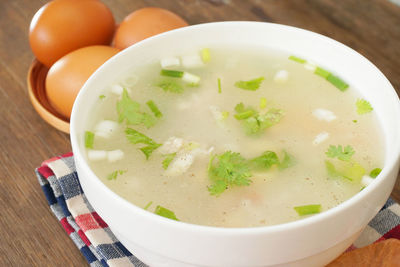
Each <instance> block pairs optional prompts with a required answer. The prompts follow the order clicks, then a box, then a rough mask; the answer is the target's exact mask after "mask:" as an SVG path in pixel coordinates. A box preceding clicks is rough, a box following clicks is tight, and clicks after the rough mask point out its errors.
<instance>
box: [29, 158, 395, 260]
mask: <svg viewBox="0 0 400 267" xmlns="http://www.w3.org/2000/svg"><path fill="white" fill-rule="evenodd" d="M35 172H36V175H37V177H38V179H39V183H40V185H41V187H42V189H43V192H44V194H45V196H46V198H47V201H48V203H49V205H50V209H51V210H52V211H53V213H54V214H55V216H56V217H57V219H58V220H59V221H60V223H61V225H62V226H63V227H64V229H65V231H66V232H67V234H68V235H69V236H70V238H71V239H72V240H73V241H74V243H75V245H76V246H77V247H78V249H79V250H80V251H81V253H82V254H83V255H84V256H85V258H86V259H87V261H88V263H89V264H90V266H138V267H142V266H147V265H146V264H144V263H143V262H141V261H140V260H139V259H137V258H136V257H135V256H134V255H132V253H130V252H129V251H128V250H127V249H126V248H125V247H124V246H123V245H122V244H121V242H119V241H118V240H117V238H116V237H115V236H114V234H113V233H112V232H111V230H110V229H109V228H108V225H107V224H106V223H105V222H104V221H103V220H102V219H101V218H100V216H99V215H98V214H97V213H96V212H95V211H94V209H93V208H92V206H91V205H90V203H89V202H88V200H87V199H86V197H85V194H84V193H83V191H82V188H81V186H80V184H79V180H78V175H77V173H76V170H75V165H74V159H73V155H72V153H68V154H65V155H62V156H59V157H54V158H51V159H49V160H46V161H45V162H43V163H42V166H41V167H39V168H37V169H36V170H35ZM389 238H397V239H400V205H399V204H397V203H395V202H394V201H393V200H392V199H390V198H389V199H388V201H387V202H386V204H385V206H384V207H383V208H382V209H381V210H380V211H379V213H378V214H377V215H376V216H375V217H374V218H373V219H372V220H371V222H370V223H369V224H368V226H367V227H366V228H365V230H364V231H363V233H362V234H361V236H360V237H359V238H358V239H357V240H356V242H354V244H353V245H352V246H351V247H350V248H349V249H348V250H353V249H355V248H359V247H363V246H366V245H369V244H371V243H374V242H379V241H382V240H385V239H389Z"/></svg>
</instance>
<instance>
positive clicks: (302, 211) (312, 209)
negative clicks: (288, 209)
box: [294, 204, 321, 216]
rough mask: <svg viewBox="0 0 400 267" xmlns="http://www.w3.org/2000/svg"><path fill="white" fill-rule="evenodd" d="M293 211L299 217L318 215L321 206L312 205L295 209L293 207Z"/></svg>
mask: <svg viewBox="0 0 400 267" xmlns="http://www.w3.org/2000/svg"><path fill="white" fill-rule="evenodd" d="M294 210H295V211H296V212H297V214H299V215H300V216H304V215H310V214H315V213H320V212H321V205H320V204H313V205H305V206H297V207H294Z"/></svg>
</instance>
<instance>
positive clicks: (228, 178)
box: [208, 151, 252, 196]
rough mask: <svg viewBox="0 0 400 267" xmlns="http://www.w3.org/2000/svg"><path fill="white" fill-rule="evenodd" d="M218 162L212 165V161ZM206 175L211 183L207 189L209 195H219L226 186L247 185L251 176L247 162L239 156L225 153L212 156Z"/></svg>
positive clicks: (228, 152) (238, 154)
mask: <svg viewBox="0 0 400 267" xmlns="http://www.w3.org/2000/svg"><path fill="white" fill-rule="evenodd" d="M215 159H217V160H218V162H217V163H216V164H213V162H214V160H215ZM208 175H209V178H210V180H211V182H212V183H213V184H212V185H211V186H210V187H209V188H208V190H209V192H210V193H211V195H216V196H218V195H220V194H221V193H223V192H224V191H225V190H226V189H227V187H228V186H233V185H238V186H240V185H249V184H250V183H251V180H250V179H249V177H251V176H252V174H251V173H250V168H249V164H248V162H247V161H246V160H245V159H244V158H243V157H242V156H241V155H240V153H234V152H232V151H227V152H225V153H223V154H220V155H214V156H213V157H212V158H211V159H210V163H209V167H208Z"/></svg>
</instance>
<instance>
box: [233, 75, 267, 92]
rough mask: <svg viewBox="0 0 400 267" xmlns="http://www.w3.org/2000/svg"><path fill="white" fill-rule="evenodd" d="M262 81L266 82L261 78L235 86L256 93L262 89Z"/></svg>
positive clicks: (237, 83) (236, 83) (240, 82)
mask: <svg viewBox="0 0 400 267" xmlns="http://www.w3.org/2000/svg"><path fill="white" fill-rule="evenodd" d="M262 81H264V77H262V76H261V77H258V78H255V79H252V80H248V81H237V82H235V86H236V87H238V88H240V89H243V90H249V91H256V90H257V89H258V88H260V85H261V83H262Z"/></svg>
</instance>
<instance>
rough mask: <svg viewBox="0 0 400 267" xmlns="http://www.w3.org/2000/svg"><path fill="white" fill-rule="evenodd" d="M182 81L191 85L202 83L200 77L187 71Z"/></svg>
mask: <svg viewBox="0 0 400 267" xmlns="http://www.w3.org/2000/svg"><path fill="white" fill-rule="evenodd" d="M182 80H184V81H185V82H187V83H190V84H198V83H199V82H200V77H199V76H197V75H194V74H191V73H189V72H186V71H185V72H184V73H183V76H182Z"/></svg>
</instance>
